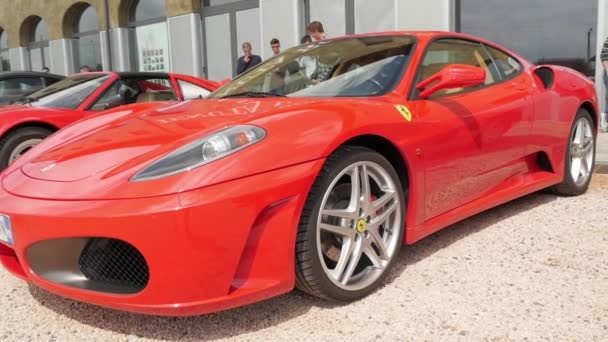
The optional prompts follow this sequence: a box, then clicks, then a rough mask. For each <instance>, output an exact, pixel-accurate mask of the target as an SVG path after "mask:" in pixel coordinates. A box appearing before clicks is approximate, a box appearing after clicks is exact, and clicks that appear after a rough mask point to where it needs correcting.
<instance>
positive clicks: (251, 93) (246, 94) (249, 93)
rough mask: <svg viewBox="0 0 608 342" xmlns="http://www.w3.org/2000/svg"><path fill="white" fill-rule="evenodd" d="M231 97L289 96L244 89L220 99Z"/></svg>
mask: <svg viewBox="0 0 608 342" xmlns="http://www.w3.org/2000/svg"><path fill="white" fill-rule="evenodd" d="M229 97H287V96H285V95H281V94H275V93H268V92H261V91H244V92H242V93H236V94H230V95H225V96H222V97H220V99H226V98H229Z"/></svg>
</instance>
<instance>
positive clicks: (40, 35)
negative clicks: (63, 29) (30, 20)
mask: <svg viewBox="0 0 608 342" xmlns="http://www.w3.org/2000/svg"><path fill="white" fill-rule="evenodd" d="M47 40H49V28H48V26H47V25H46V22H45V21H44V20H40V21H39V22H38V25H36V29H35V30H34V36H33V37H32V39H31V41H32V42H43V41H47Z"/></svg>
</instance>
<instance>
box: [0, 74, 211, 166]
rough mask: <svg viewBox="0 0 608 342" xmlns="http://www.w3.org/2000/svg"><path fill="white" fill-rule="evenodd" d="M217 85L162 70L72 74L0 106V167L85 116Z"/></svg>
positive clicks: (195, 94)
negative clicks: (15, 103) (160, 71)
mask: <svg viewBox="0 0 608 342" xmlns="http://www.w3.org/2000/svg"><path fill="white" fill-rule="evenodd" d="M218 86H219V85H218V84H217V83H216V82H213V81H207V80H202V79H199V78H196V77H192V76H186V75H179V74H166V73H146V72H135V73H115V72H94V73H83V74H76V75H72V76H70V77H67V78H65V79H63V80H61V81H59V82H56V83H54V84H53V85H51V86H49V87H46V88H44V89H41V90H39V91H37V92H35V93H33V94H31V95H28V96H27V97H24V98H23V99H22V100H21V101H20V103H19V104H17V105H12V106H5V107H0V170H2V169H4V168H6V167H7V166H8V165H10V164H11V163H13V162H14V161H15V160H16V159H17V158H19V157H20V156H21V155H22V154H23V153H25V152H27V151H28V150H29V149H31V148H32V147H33V146H34V145H36V144H38V143H39V142H40V141H42V139H44V138H46V137H47V136H49V135H51V133H53V132H55V131H57V130H58V129H60V128H63V127H65V126H66V125H69V124H71V123H72V122H75V121H77V120H80V119H82V118H84V117H87V116H88V115H91V114H95V113H97V112H99V111H103V110H106V109H110V108H114V107H117V106H121V105H125V104H129V103H135V102H150V101H169V100H180V101H182V100H189V99H196V98H202V97H204V96H207V95H209V94H210V93H211V92H212V91H213V90H215V89H217V88H218Z"/></svg>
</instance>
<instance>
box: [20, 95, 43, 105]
mask: <svg viewBox="0 0 608 342" xmlns="http://www.w3.org/2000/svg"><path fill="white" fill-rule="evenodd" d="M36 101H40V99H37V98H35V97H31V96H26V97H22V98H21V100H20V101H19V103H20V104H30V103H32V102H36Z"/></svg>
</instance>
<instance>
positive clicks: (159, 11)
mask: <svg viewBox="0 0 608 342" xmlns="http://www.w3.org/2000/svg"><path fill="white" fill-rule="evenodd" d="M166 16H167V12H166V9H165V0H139V1H138V3H137V6H136V7H135V21H143V20H148V19H157V18H164V17H166Z"/></svg>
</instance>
